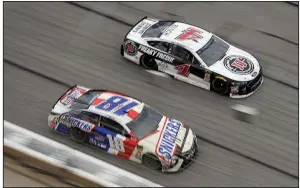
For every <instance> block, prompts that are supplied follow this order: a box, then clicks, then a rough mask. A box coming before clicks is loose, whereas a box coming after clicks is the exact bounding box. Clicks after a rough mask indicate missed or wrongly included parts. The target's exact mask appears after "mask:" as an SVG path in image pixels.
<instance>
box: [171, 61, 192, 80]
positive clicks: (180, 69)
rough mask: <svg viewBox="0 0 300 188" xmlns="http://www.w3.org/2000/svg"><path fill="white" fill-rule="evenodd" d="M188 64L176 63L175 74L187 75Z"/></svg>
mask: <svg viewBox="0 0 300 188" xmlns="http://www.w3.org/2000/svg"><path fill="white" fill-rule="evenodd" d="M190 66H191V65H189V64H182V65H178V66H176V67H175V69H176V70H177V74H180V75H182V76H185V77H188V76H189V74H190V72H189V70H190Z"/></svg>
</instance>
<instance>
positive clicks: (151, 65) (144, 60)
mask: <svg viewBox="0 0 300 188" xmlns="http://www.w3.org/2000/svg"><path fill="white" fill-rule="evenodd" d="M140 61H141V62H140V63H141V65H142V66H143V67H144V68H146V69H149V70H158V66H157V64H156V62H155V60H154V59H153V57H150V56H148V55H142V57H141V60H140Z"/></svg>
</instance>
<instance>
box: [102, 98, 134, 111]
mask: <svg viewBox="0 0 300 188" xmlns="http://www.w3.org/2000/svg"><path fill="white" fill-rule="evenodd" d="M127 101H128V100H127V99H126V98H123V97H122V96H113V97H111V98H109V99H108V100H106V101H105V102H102V103H101V104H100V105H98V106H97V107H96V108H98V109H100V110H105V111H111V110H115V112H114V114H116V115H124V114H126V113H127V111H128V110H129V109H130V108H133V107H134V106H136V105H137V103H136V102H134V101H133V102H131V103H129V104H126V105H125V106H124V103H126V102H127Z"/></svg>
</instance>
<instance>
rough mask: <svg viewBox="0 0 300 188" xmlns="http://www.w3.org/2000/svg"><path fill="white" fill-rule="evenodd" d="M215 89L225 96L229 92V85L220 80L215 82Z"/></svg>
mask: <svg viewBox="0 0 300 188" xmlns="http://www.w3.org/2000/svg"><path fill="white" fill-rule="evenodd" d="M213 88H214V90H215V91H216V92H218V93H220V94H225V93H226V92H227V85H226V82H224V81H223V80H220V79H216V80H214V83H213Z"/></svg>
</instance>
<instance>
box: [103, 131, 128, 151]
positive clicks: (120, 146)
mask: <svg viewBox="0 0 300 188" xmlns="http://www.w3.org/2000/svg"><path fill="white" fill-rule="evenodd" d="M107 138H108V141H109V146H110V148H111V149H115V150H118V151H120V152H123V153H124V152H125V148H124V143H123V140H121V139H120V138H117V137H112V136H111V135H110V134H108V135H107Z"/></svg>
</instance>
